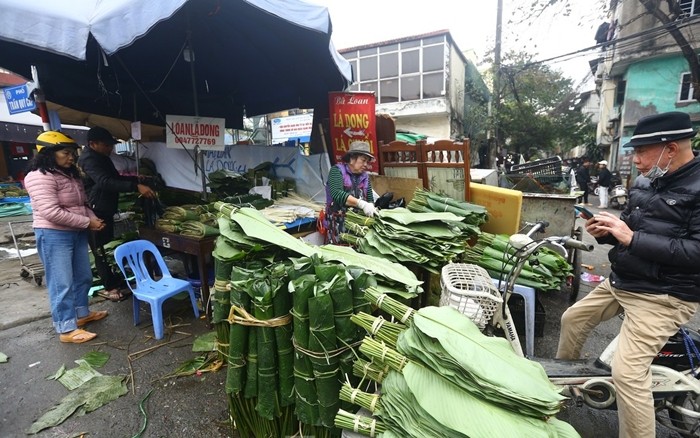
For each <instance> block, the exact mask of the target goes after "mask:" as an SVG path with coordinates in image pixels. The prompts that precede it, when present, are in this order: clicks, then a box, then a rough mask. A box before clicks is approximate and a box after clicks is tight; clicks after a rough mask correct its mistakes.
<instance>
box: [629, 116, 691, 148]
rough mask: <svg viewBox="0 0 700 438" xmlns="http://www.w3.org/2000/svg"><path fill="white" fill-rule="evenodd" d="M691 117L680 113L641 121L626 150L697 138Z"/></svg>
mask: <svg viewBox="0 0 700 438" xmlns="http://www.w3.org/2000/svg"><path fill="white" fill-rule="evenodd" d="M695 134H696V131H695V130H693V125H692V124H691V123H690V116H689V115H688V114H686V113H682V112H680V111H671V112H668V113H661V114H654V115H652V116H646V117H642V118H641V119H639V121H638V122H637V126H636V127H635V128H634V134H632V138H631V139H630V141H629V143H627V144H625V145H624V146H623V147H625V148H634V147H637V146H645V145H648V144H657V143H665V142H670V141H675V140H682V139H684V138H692V137H695Z"/></svg>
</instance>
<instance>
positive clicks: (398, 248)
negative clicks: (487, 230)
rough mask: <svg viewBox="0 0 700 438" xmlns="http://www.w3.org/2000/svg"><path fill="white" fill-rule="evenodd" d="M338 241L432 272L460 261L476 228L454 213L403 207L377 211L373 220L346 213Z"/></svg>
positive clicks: (361, 250)
mask: <svg viewBox="0 0 700 438" xmlns="http://www.w3.org/2000/svg"><path fill="white" fill-rule="evenodd" d="M345 228H346V230H348V231H349V232H350V233H352V235H350V234H348V233H345V234H343V235H342V236H341V238H342V239H343V240H345V241H347V242H349V243H351V244H353V246H355V247H356V248H358V250H359V251H360V252H362V253H365V254H369V255H373V256H376V257H383V258H386V259H388V260H391V261H393V262H398V263H414V264H417V265H419V266H421V267H425V268H426V269H428V270H429V271H431V272H434V273H439V272H440V269H442V267H443V266H444V265H445V264H447V263H449V262H451V261H453V260H456V259H459V258H460V256H461V255H462V254H464V252H465V251H466V249H467V247H468V240H469V239H470V238H471V237H473V236H474V235H475V234H474V233H475V232H478V227H474V226H472V225H469V224H466V223H465V222H464V217H462V216H457V215H455V214H453V213H435V212H430V213H415V212H412V211H410V210H408V209H405V208H395V209H391V210H379V211H378V212H377V214H376V215H375V216H374V218H373V219H371V220H368V218H366V217H364V216H361V215H359V214H357V213H354V212H352V211H348V212H347V213H346V216H345Z"/></svg>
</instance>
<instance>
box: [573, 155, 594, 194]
mask: <svg viewBox="0 0 700 438" xmlns="http://www.w3.org/2000/svg"><path fill="white" fill-rule="evenodd" d="M590 166H591V160H589V159H588V158H583V162H582V163H581V165H580V166H579V167H578V169H576V184H578V186H579V188H580V189H581V190H583V204H584V205H592V204H591V203H590V202H588V182H589V181H590V179H591V174H590V173H589V171H588V168H589V167H590Z"/></svg>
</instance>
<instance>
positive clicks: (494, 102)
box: [489, 0, 503, 168]
mask: <svg viewBox="0 0 700 438" xmlns="http://www.w3.org/2000/svg"><path fill="white" fill-rule="evenodd" d="M496 8H497V9H496V45H495V47H494V49H493V70H494V72H493V90H492V92H491V105H490V106H489V110H490V112H491V117H490V119H491V135H492V136H491V138H490V139H489V143H490V144H489V163H492V164H491V167H493V168H495V167H496V160H495V158H496V155H497V153H498V148H499V146H500V143H499V140H500V126H499V122H498V120H499V116H500V115H499V110H500V107H501V23H502V21H503V0H498V5H497V6H496Z"/></svg>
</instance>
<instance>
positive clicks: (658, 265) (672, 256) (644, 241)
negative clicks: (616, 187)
mask: <svg viewBox="0 0 700 438" xmlns="http://www.w3.org/2000/svg"><path fill="white" fill-rule="evenodd" d="M620 218H621V219H622V220H623V221H624V222H625V223H626V224H627V226H629V227H630V229H631V230H632V231H634V236H633V237H632V242H631V243H630V245H629V246H628V247H625V246H623V245H621V244H620V243H618V242H617V240H616V239H615V238H614V237H612V236H606V237H605V238H601V239H598V242H599V243H611V244H614V245H615V246H614V247H613V248H612V249H611V250H610V252H609V253H608V258H609V259H610V263H611V269H612V273H611V275H610V281H611V282H612V285H613V286H614V287H616V288H618V289H623V290H626V291H630V292H646V293H655V294H668V295H671V296H674V297H676V298H680V299H682V300H684V301H692V302H700V158H698V157H695V159H694V160H692V161H691V162H689V163H687V164H685V165H684V166H682V167H681V168H679V169H678V170H676V171H675V172H673V173H672V174H670V175H667V176H664V177H661V178H659V179H657V180H656V181H655V182H653V183H651V184H650V183H649V179H647V178H644V177H639V178H637V180H636V181H635V184H634V186H633V187H632V188H631V189H630V196H629V202H628V204H627V208H626V209H625V211H624V212H623V213H622V215H620Z"/></svg>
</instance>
